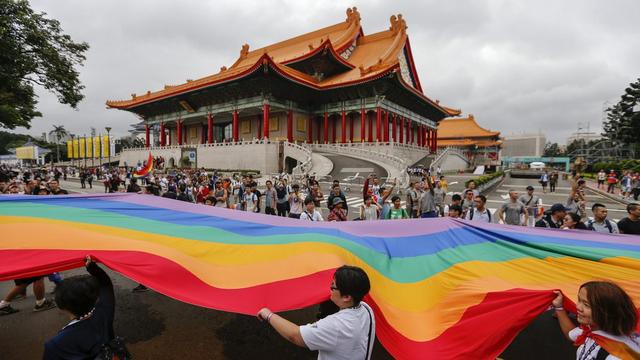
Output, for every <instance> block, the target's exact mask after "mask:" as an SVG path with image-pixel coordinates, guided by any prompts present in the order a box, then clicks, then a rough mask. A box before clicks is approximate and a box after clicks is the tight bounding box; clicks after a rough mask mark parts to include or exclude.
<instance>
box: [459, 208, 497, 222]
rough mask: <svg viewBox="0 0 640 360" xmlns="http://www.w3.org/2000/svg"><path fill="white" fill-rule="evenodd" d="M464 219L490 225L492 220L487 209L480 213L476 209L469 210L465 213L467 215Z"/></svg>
mask: <svg viewBox="0 0 640 360" xmlns="http://www.w3.org/2000/svg"><path fill="white" fill-rule="evenodd" d="M471 212H473V219H471ZM464 218H465V219H466V220H471V221H480V222H485V223H490V222H491V220H492V217H491V214H490V213H489V209H487V208H484V211H482V212H480V210H478V209H477V208H469V211H467V215H466V216H465V217H464Z"/></svg>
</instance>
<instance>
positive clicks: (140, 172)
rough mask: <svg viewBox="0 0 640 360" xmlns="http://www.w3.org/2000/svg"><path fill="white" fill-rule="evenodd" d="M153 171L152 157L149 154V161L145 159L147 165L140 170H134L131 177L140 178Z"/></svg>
mask: <svg viewBox="0 0 640 360" xmlns="http://www.w3.org/2000/svg"><path fill="white" fill-rule="evenodd" d="M152 171H153V156H152V155H151V153H149V159H147V164H146V165H145V166H144V167H143V168H142V169H140V170H136V171H134V172H133V176H134V177H137V178H140V177H145V176H147V175H149V174H150V173H151V172H152Z"/></svg>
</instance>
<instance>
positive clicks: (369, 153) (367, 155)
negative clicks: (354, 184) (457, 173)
mask: <svg viewBox="0 0 640 360" xmlns="http://www.w3.org/2000/svg"><path fill="white" fill-rule="evenodd" d="M362 144H373V143H345V144H342V143H341V144H308V145H307V146H309V147H310V148H311V149H312V150H316V151H324V152H330V153H338V154H344V155H346V156H355V157H360V158H364V159H367V160H375V161H378V162H380V163H381V164H382V165H383V167H385V168H386V170H387V172H388V173H389V178H394V177H396V178H398V180H400V185H401V186H402V185H406V184H407V181H408V179H409V176H408V174H407V172H406V170H407V162H406V161H405V160H404V159H401V158H399V157H397V156H394V155H389V154H385V153H382V152H378V151H373V150H372V149H371V145H364V146H363V145H362ZM380 144H385V143H375V145H380ZM384 165H386V166H384Z"/></svg>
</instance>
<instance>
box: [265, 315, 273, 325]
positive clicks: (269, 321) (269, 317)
mask: <svg viewBox="0 0 640 360" xmlns="http://www.w3.org/2000/svg"><path fill="white" fill-rule="evenodd" d="M272 316H273V313H270V314H269V315H267V319H266V320H267V322H268V323H269V324H270V323H271V317H272Z"/></svg>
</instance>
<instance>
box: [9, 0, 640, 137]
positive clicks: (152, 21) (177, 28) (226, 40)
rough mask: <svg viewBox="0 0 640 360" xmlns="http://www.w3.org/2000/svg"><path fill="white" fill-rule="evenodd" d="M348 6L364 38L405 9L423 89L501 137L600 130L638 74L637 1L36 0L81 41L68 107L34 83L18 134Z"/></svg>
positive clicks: (81, 119) (301, 28) (94, 119)
mask: <svg viewBox="0 0 640 360" xmlns="http://www.w3.org/2000/svg"><path fill="white" fill-rule="evenodd" d="M354 5H355V6H357V7H358V10H359V11H360V15H361V18H362V21H361V25H362V27H363V30H364V32H365V34H371V33H374V32H378V31H381V30H384V29H386V28H388V26H389V16H390V15H392V14H398V13H401V14H403V16H404V18H405V19H406V21H407V25H408V30H407V31H408V34H409V37H410V39H411V47H412V51H413V55H414V58H415V62H416V65H417V70H418V76H419V77H420V81H421V83H422V87H423V90H424V91H425V93H426V95H427V96H429V97H431V98H432V99H440V100H441V103H442V104H444V105H446V106H450V107H454V108H461V109H462V110H463V112H464V113H465V114H468V113H472V114H474V115H475V117H476V120H477V121H478V122H479V123H480V125H481V126H483V127H486V128H489V129H492V130H497V131H501V132H502V134H503V135H507V134H510V133H521V132H537V131H542V132H543V133H545V134H546V135H547V138H548V139H549V140H551V141H555V142H560V143H562V144H563V143H564V142H565V138H566V137H567V136H569V135H570V134H571V133H572V132H574V131H576V129H577V127H578V123H584V124H586V123H587V122H589V123H590V126H591V129H592V130H595V131H597V132H599V131H600V127H601V120H602V109H603V106H606V105H605V104H604V103H605V102H606V101H609V102H611V103H613V102H615V101H617V99H618V98H619V96H620V95H621V93H622V91H623V90H624V88H625V87H626V86H627V85H628V84H629V83H630V82H632V81H634V79H637V78H638V77H639V76H640V26H638V14H640V1H636V0H626V1H615V0H612V1H585V0H576V1H568V0H563V1H506V0H504V1H480V0H473V1H397V0H396V1H306V0H292V1H268V0H262V1H244V0H235V1H204V0H201V1H196V0H182V1H161V0H154V1H151V0H136V1H130V0H129V1H119V0H110V1H93V0H56V1H52V0H34V1H32V7H33V8H34V9H35V10H36V11H44V12H46V13H48V14H49V17H52V18H55V19H58V20H60V22H61V23H62V27H63V29H64V31H65V32H66V33H68V34H69V35H71V36H72V37H73V39H74V40H76V41H86V42H88V43H89V45H90V46H91V49H90V50H89V52H88V54H87V61H86V63H85V66H84V67H82V68H81V69H80V73H81V79H82V82H83V84H84V85H85V86H86V89H85V91H84V94H85V95H86V98H85V100H84V101H83V102H82V103H80V105H79V109H78V110H77V111H75V110H72V109H70V108H69V107H68V106H64V105H61V104H58V103H57V101H56V98H55V97H54V96H53V95H50V94H48V93H46V92H44V91H42V90H38V94H39V95H40V103H39V105H38V108H39V110H40V111H41V112H42V113H43V117H42V118H36V119H34V120H33V122H32V128H31V129H30V130H25V129H23V128H20V129H16V131H17V132H29V133H31V134H34V135H36V134H41V133H42V132H44V131H49V130H51V128H52V125H53V124H56V125H58V124H63V125H65V127H66V128H67V129H68V130H69V131H71V132H72V133H75V134H85V133H87V134H88V133H89V132H90V127H95V128H97V129H98V131H104V127H105V126H111V127H112V128H113V129H114V130H113V133H115V134H116V135H124V134H126V132H127V130H128V129H129V126H130V124H132V123H135V122H136V121H137V118H136V117H135V116H134V115H133V114H131V113H128V112H124V111H118V110H107V109H106V108H105V104H104V103H105V101H106V100H107V99H114V100H120V99H128V98H130V94H131V93H137V94H142V93H145V92H146V91H147V90H152V91H155V90H158V89H161V88H162V87H163V86H164V85H165V84H179V83H183V82H184V81H185V80H186V79H197V78H199V77H203V76H206V75H210V74H213V73H216V72H217V71H218V70H219V68H220V67H221V66H223V65H225V66H229V65H231V64H232V63H233V62H234V61H235V59H236V58H237V56H238V54H239V51H240V47H241V45H242V44H243V43H245V42H246V43H248V44H250V45H251V48H252V49H256V48H259V47H262V46H264V45H268V44H270V43H273V42H277V41H280V40H284V39H287V38H289V37H292V36H295V35H299V34H303V33H306V32H309V31H313V30H315V29H318V28H321V27H325V26H329V25H332V24H335V23H338V22H341V21H344V20H345V18H346V15H345V10H346V9H347V7H350V6H354Z"/></svg>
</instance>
